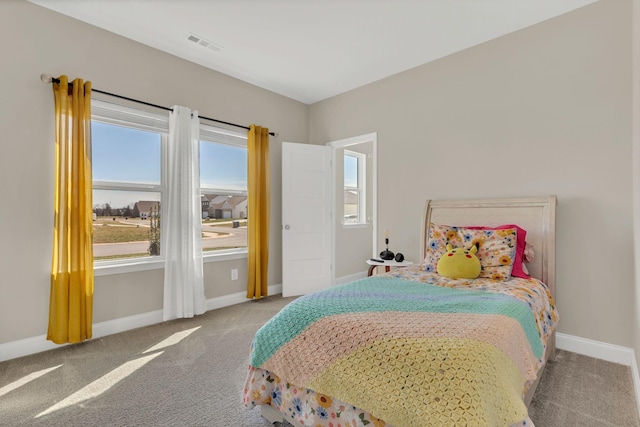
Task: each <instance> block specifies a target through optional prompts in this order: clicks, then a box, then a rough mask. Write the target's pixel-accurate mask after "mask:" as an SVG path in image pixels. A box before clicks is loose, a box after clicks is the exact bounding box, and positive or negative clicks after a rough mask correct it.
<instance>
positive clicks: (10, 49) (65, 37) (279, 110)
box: [0, 0, 309, 343]
mask: <svg viewBox="0 0 640 427" xmlns="http://www.w3.org/2000/svg"><path fill="white" fill-rule="evenodd" d="M0 40H2V41H3V42H2V47H1V48H0V51H1V52H2V66H1V67H0V77H1V80H2V84H3V90H2V97H1V99H2V102H0V129H1V130H2V142H1V144H2V151H3V155H2V156H1V157H0V182H2V185H0V200H2V207H3V208H2V221H0V236H2V243H3V244H2V245H0V268H1V271H2V272H3V273H2V280H1V281H0V343H6V342H12V341H16V340H19V339H23V338H30V337H34V336H40V335H43V334H45V333H46V330H47V312H48V299H49V269H50V265H51V240H52V223H53V220H52V217H53V216H52V215H53V213H52V208H53V195H52V189H53V176H54V175H53V147H54V145H53V141H54V136H53V96H52V89H51V87H50V86H49V85H46V84H44V83H42V82H41V81H40V74H41V73H48V74H51V75H53V76H57V75H60V74H67V75H68V76H69V77H70V78H75V77H82V78H84V79H87V80H91V81H92V83H93V87H94V88H96V89H100V90H103V91H108V92H113V93H116V94H120V95H125V96H128V97H132V98H135V99H140V100H144V101H147V102H151V103H154V104H158V105H164V106H172V105H184V106H187V107H189V108H192V109H194V110H198V112H199V114H200V115H202V116H206V117H213V118H218V119H221V120H225V121H229V122H233V123H239V124H243V125H249V124H251V123H256V124H258V125H261V126H267V127H269V128H270V129H271V130H273V131H275V132H278V133H279V136H278V137H277V138H273V137H272V138H271V159H272V165H273V166H272V183H273V192H272V193H271V194H272V216H271V224H272V228H271V236H272V237H271V256H270V260H269V261H270V262H269V270H270V273H269V283H270V284H279V283H281V282H282V270H281V264H282V263H281V238H280V222H281V208H280V206H281V192H280V187H281V172H280V163H281V161H280V159H281V153H280V142H281V141H283V140H288V141H297V142H307V137H308V114H309V107H308V106H307V105H305V104H302V103H299V102H297V101H293V100H291V99H288V98H285V97H283V96H280V95H276V94H274V93H272V92H269V91H266V90H263V89H259V88H257V87H255V86H252V85H250V84H247V83H244V82H241V81H239V80H236V79H233V78H230V77H228V76H225V75H223V74H220V73H216V72H214V71H211V70H208V69H206V68H203V67H200V66H198V65H195V64H192V63H189V62H187V61H184V60H181V59H179V58H176V57H174V56H171V55H168V54H165V53H162V52H160V51H158V50H155V49H152V48H149V47H147V46H144V45H141V44H139V43H136V42H133V41H131V40H128V39H126V38H123V37H120V36H117V35H114V34H111V33H108V32H106V31H103V30H101V29H98V28H96V27H92V26H90V25H87V24H85V23H82V22H79V21H76V20H73V19H70V18H68V17H66V16H64V15H60V14H58V13H55V12H52V11H49V10H47V9H44V8H41V7H39V6H36V5H33V4H31V3H28V2H26V1H22V0H9V1H3V2H0ZM232 268H238V269H239V270H240V271H239V279H240V280H238V281H233V282H232V281H231V275H230V270H231V269H232ZM204 271H205V282H206V283H205V292H206V296H207V298H214V297H217V296H221V295H228V294H232V293H236V292H241V291H243V290H245V289H246V261H244V260H234V261H225V262H220V263H215V264H205V268H204ZM162 281H163V271H162V270H153V271H143V272H137V273H131V274H118V275H113V276H100V277H97V278H96V291H95V301H94V304H95V307H94V308H95V311H94V320H95V322H104V321H108V320H113V319H117V318H119V317H124V316H131V315H135V314H140V313H145V312H148V311H152V310H159V309H161V308H162V287H163V286H162Z"/></svg>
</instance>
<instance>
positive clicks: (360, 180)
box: [343, 150, 367, 225]
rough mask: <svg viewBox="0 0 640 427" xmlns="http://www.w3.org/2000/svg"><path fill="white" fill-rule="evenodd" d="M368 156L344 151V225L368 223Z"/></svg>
mask: <svg viewBox="0 0 640 427" xmlns="http://www.w3.org/2000/svg"><path fill="white" fill-rule="evenodd" d="M365 169H366V155H365V154H362V153H356V152H354V151H349V150H345V151H344V219H343V224H345V225H348V224H364V223H366V222H367V221H366V202H365V194H366V191H365V182H366V178H365V177H366V175H365V172H366V170H365Z"/></svg>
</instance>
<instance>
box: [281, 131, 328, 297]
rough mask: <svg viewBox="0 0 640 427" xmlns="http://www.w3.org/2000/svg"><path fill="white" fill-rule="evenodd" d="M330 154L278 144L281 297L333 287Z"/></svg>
mask: <svg viewBox="0 0 640 427" xmlns="http://www.w3.org/2000/svg"><path fill="white" fill-rule="evenodd" d="M331 157H332V149H331V147H327V146H324V145H310V144H295V143H292V142H283V143H282V296H284V297H288V296H295V295H304V294H307V293H309V292H314V291H317V290H320V289H324V288H327V287H329V286H331V278H332V273H331V260H332V253H333V252H332V250H333V246H332V238H331V230H332V228H331V207H332V193H333V192H332V191H331V185H332V175H331Z"/></svg>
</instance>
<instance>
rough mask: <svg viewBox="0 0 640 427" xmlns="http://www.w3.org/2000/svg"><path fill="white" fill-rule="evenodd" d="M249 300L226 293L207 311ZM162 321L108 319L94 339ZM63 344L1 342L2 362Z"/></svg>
mask: <svg viewBox="0 0 640 427" xmlns="http://www.w3.org/2000/svg"><path fill="white" fill-rule="evenodd" d="M268 291H269V295H276V294H280V293H282V285H281V284H280V285H272V286H269V290H268ZM245 301H247V294H246V292H237V293H235V294H231V295H224V296H221V297H217V298H211V299H208V300H207V311H209V310H215V309H217V308H222V307H227V306H230V305H235V304H239V303H241V302H245ZM161 322H162V310H155V311H149V312H147V313H141V314H136V315H133V316H127V317H122V318H119V319H114V320H108V321H106V322H100V323H96V324H94V325H93V339H95V338H101V337H105V336H107V335H112V334H117V333H119V332H124V331H129V330H131V329H136V328H142V327H144V326H149V325H154V324H156V323H161ZM61 345H68V344H60V345H59V344H54V343H52V342H51V341H47V336H46V335H38V336H35V337H30V338H24V339H21V340H17V341H11V342H8V343H4V344H0V362H2V361H5V360H10V359H15V358H17V357H22V356H28V355H30V354H35V353H40V352H43V351H47V350H53V349H55V348H59V347H60V346H61Z"/></svg>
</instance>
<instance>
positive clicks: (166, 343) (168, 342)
mask: <svg viewBox="0 0 640 427" xmlns="http://www.w3.org/2000/svg"><path fill="white" fill-rule="evenodd" d="M200 328H201V326H196V327H195V328H191V329H186V330H184V331H180V332H176V333H175V334H173V335H171V336H170V337H168V338H165V339H164V340H162V341H160V342H159V343H158V344H156V345H154V346H153V347H151V348H149V349H148V350H145V351H143V352H142V354H145V353H149V352H152V351H157V350H160V349H161V348H166V347H170V346H172V345H176V344H178V343H179V342H180V341H182V340H183V339H185V338H186V337H188V336H189V335H191V334H192V333H194V332H195V331H197V330H198V329H200Z"/></svg>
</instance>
